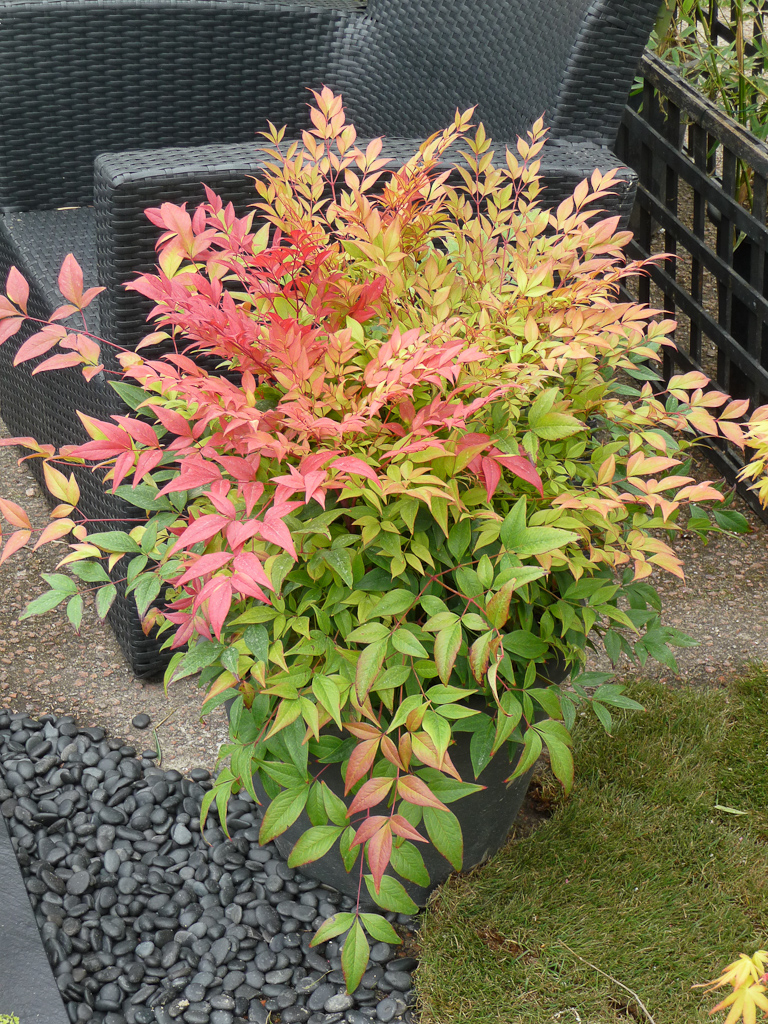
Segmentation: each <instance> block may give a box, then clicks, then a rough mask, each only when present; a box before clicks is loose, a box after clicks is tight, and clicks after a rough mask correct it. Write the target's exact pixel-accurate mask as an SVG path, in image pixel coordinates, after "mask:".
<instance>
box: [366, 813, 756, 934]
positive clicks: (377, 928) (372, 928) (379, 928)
mask: <svg viewBox="0 0 768 1024" xmlns="http://www.w3.org/2000/svg"><path fill="white" fill-rule="evenodd" d="M736 813H739V812H736ZM741 813H744V812H741ZM360 920H361V921H362V924H363V927H364V928H365V930H366V931H367V932H368V934H369V935H370V936H371V938H372V939H376V941H377V942H390V943H392V945H394V946H396V945H398V944H399V943H401V942H402V941H403V940H402V939H401V938H400V936H399V935H398V934H397V932H396V931H395V929H394V928H393V927H392V925H391V924H390V923H389V921H388V920H387V919H386V918H385V917H382V916H381V914H361V915H360Z"/></svg>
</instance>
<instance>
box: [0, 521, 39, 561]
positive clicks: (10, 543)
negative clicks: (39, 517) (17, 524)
mask: <svg viewBox="0 0 768 1024" xmlns="http://www.w3.org/2000/svg"><path fill="white" fill-rule="evenodd" d="M31 536H32V531H31V530H17V531H16V533H12V534H11V536H10V537H9V538H8V540H7V541H6V542H5V547H4V548H3V553H2V555H0V565H2V564H3V562H4V561H5V560H6V558H10V556H11V555H12V554H13V553H14V552H15V551H18V550H19V548H23V547H24V545H25V544H26V543H27V541H28V540H29V538H30V537H31Z"/></svg>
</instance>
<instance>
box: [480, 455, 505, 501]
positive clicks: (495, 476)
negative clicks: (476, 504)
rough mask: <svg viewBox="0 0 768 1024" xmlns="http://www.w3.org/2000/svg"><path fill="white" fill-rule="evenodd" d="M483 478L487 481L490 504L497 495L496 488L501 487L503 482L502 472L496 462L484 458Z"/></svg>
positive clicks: (486, 490)
mask: <svg viewBox="0 0 768 1024" xmlns="http://www.w3.org/2000/svg"><path fill="white" fill-rule="evenodd" d="M482 467H483V477H484V480H485V493H486V494H487V495H488V501H489V502H490V500H491V498H493V495H494V494H495V493H496V488H497V487H498V486H499V480H501V470H500V469H499V467H498V465H497V464H496V462H495V461H494V460H493V459H491V458H488V456H483V459H482Z"/></svg>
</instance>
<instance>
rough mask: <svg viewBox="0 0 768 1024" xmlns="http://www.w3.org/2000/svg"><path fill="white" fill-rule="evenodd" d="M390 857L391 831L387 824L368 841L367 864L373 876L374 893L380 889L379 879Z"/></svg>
mask: <svg viewBox="0 0 768 1024" xmlns="http://www.w3.org/2000/svg"><path fill="white" fill-rule="evenodd" d="M391 856H392V829H391V828H390V826H389V823H387V824H386V825H382V827H381V828H380V829H379V831H378V832H377V833H376V834H375V835H374V836H371V838H370V839H369V841H368V863H369V865H370V867H371V874H372V875H373V884H374V886H375V888H376V892H378V891H379V889H380V888H381V879H382V877H383V876H384V872H385V871H386V870H387V867H388V866H389V859H390V857H391Z"/></svg>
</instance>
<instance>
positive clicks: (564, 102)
mask: <svg viewBox="0 0 768 1024" xmlns="http://www.w3.org/2000/svg"><path fill="white" fill-rule="evenodd" d="M658 12H659V4H658V3H657V2H656V0H593V2H592V3H591V4H590V5H589V10H588V11H587V13H586V15H585V17H584V20H583V22H582V24H581V26H580V29H579V32H578V34H577V36H576V40H575V42H574V45H573V47H572V49H571V52H570V54H569V57H568V62H567V65H566V68H565V73H564V75H563V78H562V82H561V84H560V88H559V91H558V94H557V100H556V102H555V106H554V108H553V110H552V111H551V122H550V123H551V125H552V132H553V137H561V138H566V139H592V140H593V141H594V142H598V143H600V144H601V145H603V146H611V147H613V145H614V143H615V141H616V136H617V134H618V131H619V125H620V124H621V118H622V114H623V112H624V104H625V103H626V101H627V92H628V90H629V85H630V82H628V81H627V71H628V70H629V71H630V75H632V74H634V71H635V69H636V68H637V65H638V63H639V61H640V57H641V56H642V53H643V49H644V47H645V44H646V43H647V41H648V36H649V35H650V34H651V29H652V28H653V26H654V24H655V21H656V18H657V15H658ZM598 55H599V59H596V58H597V56H598Z"/></svg>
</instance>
